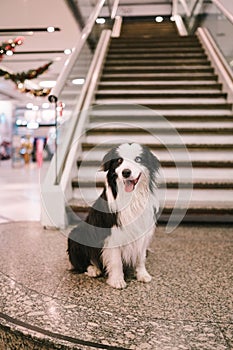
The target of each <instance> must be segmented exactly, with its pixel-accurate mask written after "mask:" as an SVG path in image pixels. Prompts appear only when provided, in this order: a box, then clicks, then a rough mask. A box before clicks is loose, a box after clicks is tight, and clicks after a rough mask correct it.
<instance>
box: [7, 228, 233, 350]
mask: <svg viewBox="0 0 233 350" xmlns="http://www.w3.org/2000/svg"><path fill="white" fill-rule="evenodd" d="M0 241H1V244H0V253H1V260H0V271H1V272H0V276H1V280H0V290H1V293H0V310H1V311H0V349H1V350H13V349H14V350H18V349H20V350H24V349H25V350H28V349H33V350H37V349H38V350H39V349H43V350H45V349H81V350H87V349H115V350H116V349H136V350H140V349H142V350H146V349H152V350H157V349H158V350H176V349H182V350H184V349H187V350H188V349H190V350H192V349H197V350H202V349H203V350H208V349H214V350H223V349H229V350H230V349H233V322H232V318H233V317H232V316H233V309H232V296H233V290H232V284H233V281H232V275H233V270H232V261H233V259H232V255H233V249H232V248H233V228H232V227H230V226H202V227H201V226H183V227H179V228H178V229H176V230H175V231H174V232H173V233H172V234H166V233H165V232H164V230H163V227H160V228H159V229H158V230H157V232H156V234H155V238H154V241H153V244H152V250H153V252H150V253H149V256H148V260H147V266H148V270H149V272H150V273H151V274H152V275H153V280H152V282H151V283H150V284H142V283H139V282H137V281H136V280H134V279H129V280H128V281H127V283H128V287H127V288H126V289H125V290H114V289H112V288H111V287H109V286H108V285H107V284H105V281H104V278H102V277H101V278H97V279H90V278H89V277H87V276H85V275H77V274H74V273H72V272H71V271H70V265H69V263H68V259H67V255H66V237H65V235H64V234H62V233H59V232H57V231H52V230H51V231H50V230H43V228H42V227H41V226H40V224H39V223H38V222H18V223H17V222H14V223H5V224H1V225H0Z"/></svg>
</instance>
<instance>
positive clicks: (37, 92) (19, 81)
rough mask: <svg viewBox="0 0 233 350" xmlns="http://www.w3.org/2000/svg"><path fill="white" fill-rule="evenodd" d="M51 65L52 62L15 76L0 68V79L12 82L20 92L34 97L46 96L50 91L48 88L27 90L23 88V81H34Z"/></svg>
mask: <svg viewBox="0 0 233 350" xmlns="http://www.w3.org/2000/svg"><path fill="white" fill-rule="evenodd" d="M52 63H53V62H49V63H46V64H45V65H43V66H41V67H39V68H37V69H30V70H28V71H27V72H21V73H15V74H14V73H10V72H8V71H6V70H4V69H1V68H0V77H4V78H5V79H6V80H11V81H13V83H15V85H16V87H17V89H18V90H19V91H20V92H24V93H31V94H33V95H34V96H47V95H48V94H49V93H50V91H51V89H50V88H41V89H29V88H27V87H25V86H24V83H25V80H31V79H36V78H37V77H38V76H39V75H41V74H43V73H44V72H46V71H47V69H48V68H49V66H50V65H51V64H52Z"/></svg>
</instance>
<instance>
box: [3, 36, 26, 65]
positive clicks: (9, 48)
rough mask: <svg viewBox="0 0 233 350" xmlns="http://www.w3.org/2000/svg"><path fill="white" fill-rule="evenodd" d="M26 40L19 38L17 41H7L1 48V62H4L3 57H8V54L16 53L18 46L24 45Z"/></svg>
mask: <svg viewBox="0 0 233 350" xmlns="http://www.w3.org/2000/svg"><path fill="white" fill-rule="evenodd" d="M23 41H24V38H23V37H22V36H18V37H17V38H15V39H10V40H8V41H5V42H3V43H2V44H1V46H0V61H1V60H2V56H3V55H7V53H8V52H10V53H12V54H13V53H14V51H15V48H16V46H20V45H22V44H23Z"/></svg>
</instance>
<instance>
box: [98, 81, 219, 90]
mask: <svg viewBox="0 0 233 350" xmlns="http://www.w3.org/2000/svg"><path fill="white" fill-rule="evenodd" d="M98 87H99V91H101V90H102V91H105V90H108V89H111V90H112V89H117V90H125V89H128V90H127V91H130V90H131V91H135V90H139V88H143V90H154V89H156V90H168V89H170V90H173V91H176V90H181V89H185V91H187V90H199V92H200V90H211V91H212V90H216V91H221V89H222V84H220V83H216V82H214V81H213V82H212V83H211V82H210V81H181V82H179V83H178V82H176V81H168V82H167V81H165V82H162V81H137V82H136V81H125V82H124V81H105V82H104V81H102V82H100V83H99V85H98ZM129 89H130V90H129Z"/></svg>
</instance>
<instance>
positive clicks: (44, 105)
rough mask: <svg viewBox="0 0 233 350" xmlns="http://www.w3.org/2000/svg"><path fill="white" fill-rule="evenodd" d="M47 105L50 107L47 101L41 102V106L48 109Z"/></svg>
mask: <svg viewBox="0 0 233 350" xmlns="http://www.w3.org/2000/svg"><path fill="white" fill-rule="evenodd" d="M49 107H50V103H48V102H44V103H42V108H44V109H48V108H49Z"/></svg>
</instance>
